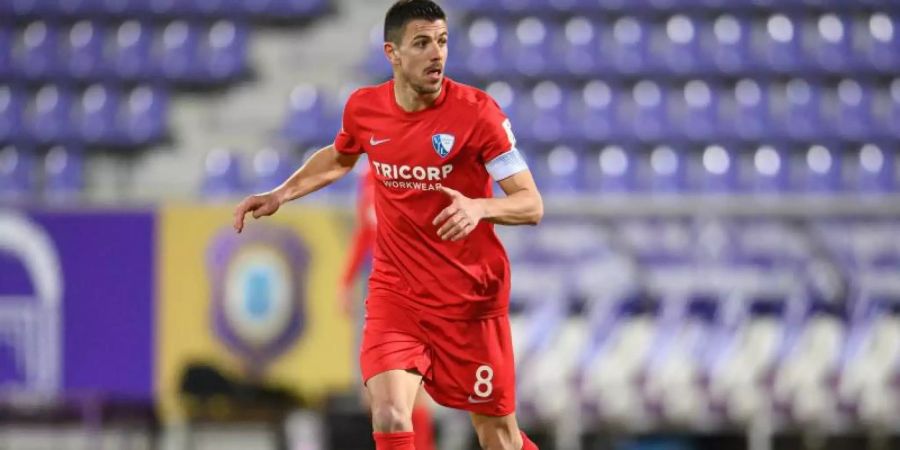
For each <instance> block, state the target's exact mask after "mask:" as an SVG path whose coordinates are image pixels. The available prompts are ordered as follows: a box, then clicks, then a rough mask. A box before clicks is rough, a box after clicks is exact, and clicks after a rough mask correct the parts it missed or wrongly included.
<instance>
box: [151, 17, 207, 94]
mask: <svg viewBox="0 0 900 450" xmlns="http://www.w3.org/2000/svg"><path fill="white" fill-rule="evenodd" d="M161 33H162V49H161V53H160V54H159V58H160V59H159V65H160V69H161V71H162V75H163V76H164V77H165V78H166V79H167V80H172V81H196V80H198V79H202V78H203V75H204V71H205V70H204V67H203V60H202V58H201V55H200V52H199V42H200V30H199V28H198V26H197V25H194V24H191V23H188V22H185V21H183V20H174V21H172V22H169V23H168V24H166V25H165V27H164V28H163V29H162V31H161Z"/></svg>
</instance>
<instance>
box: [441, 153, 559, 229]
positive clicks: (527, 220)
mask: <svg viewBox="0 0 900 450" xmlns="http://www.w3.org/2000/svg"><path fill="white" fill-rule="evenodd" d="M498 183H499V184H500V188H501V189H503V192H505V193H506V197H501V198H469V197H466V196H465V195H463V194H461V193H460V192H458V191H455V190H453V189H450V188H447V187H441V191H443V192H444V193H445V194H447V195H448V196H449V197H450V200H451V203H450V205H449V206H447V207H446V208H444V209H443V210H442V211H441V212H440V213H439V214H438V215H437V217H435V218H434V221H433V222H432V224H433V225H440V227H439V228H438V236H440V237H441V239H443V240H445V241H446V240H450V241H456V240H459V239H462V238H464V237H466V236H468V235H469V233H471V232H472V230H474V229H475V227H476V226H477V225H478V222H479V221H481V220H488V221H490V222H493V223H499V224H503V225H537V224H538V222H540V221H541V217H543V216H544V202H543V200H542V199H541V194H540V192H538V190H537V186H536V185H535V184H534V178H533V177H532V176H531V172H530V171H528V170H522V171H519V172H516V173H514V174H513V175H510V176H508V177H506V178H504V179H502V180H500V181H499V182H498Z"/></svg>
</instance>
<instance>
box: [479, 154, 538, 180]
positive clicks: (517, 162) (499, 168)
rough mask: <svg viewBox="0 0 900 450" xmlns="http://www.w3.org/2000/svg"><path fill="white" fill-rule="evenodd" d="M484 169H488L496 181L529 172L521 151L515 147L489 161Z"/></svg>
mask: <svg viewBox="0 0 900 450" xmlns="http://www.w3.org/2000/svg"><path fill="white" fill-rule="evenodd" d="M484 167H485V168H487V171H488V173H489V174H491V178H493V179H494V180H496V181H500V180H502V179H504V178H509V177H511V176H513V175H515V174H517V173H519V172H522V171H524V170H528V164H526V163H525V158H523V157H522V154H521V153H519V149H517V148H515V147H513V148H511V149H510V150H509V151H508V152H506V153H504V154H502V155H500V156H498V157H496V158H494V159H492V160H490V161H488V163H487V164H485V165H484Z"/></svg>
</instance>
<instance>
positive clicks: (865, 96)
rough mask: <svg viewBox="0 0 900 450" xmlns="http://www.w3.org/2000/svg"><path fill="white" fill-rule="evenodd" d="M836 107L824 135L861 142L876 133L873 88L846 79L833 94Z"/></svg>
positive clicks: (839, 83)
mask: <svg viewBox="0 0 900 450" xmlns="http://www.w3.org/2000/svg"><path fill="white" fill-rule="evenodd" d="M830 94H831V95H832V97H833V102H834V104H835V107H834V108H833V112H832V113H831V117H830V121H829V123H828V126H827V128H826V129H825V130H823V134H825V133H827V134H836V135H837V136H836V137H838V138H840V139H843V140H847V141H861V140H865V139H868V138H870V137H871V136H872V133H873V131H874V127H873V126H872V125H873V122H875V117H874V114H873V111H874V103H873V97H874V94H873V92H872V89H871V86H869V85H864V84H860V83H859V82H858V81H856V80H853V79H850V78H845V79H843V80H840V81H839V82H838V84H837V86H835V89H834V90H833V92H830Z"/></svg>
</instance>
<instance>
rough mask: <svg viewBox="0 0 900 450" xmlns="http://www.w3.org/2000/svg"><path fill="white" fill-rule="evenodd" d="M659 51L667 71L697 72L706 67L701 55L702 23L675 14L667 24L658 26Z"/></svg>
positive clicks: (680, 72) (659, 56)
mask: <svg viewBox="0 0 900 450" xmlns="http://www.w3.org/2000/svg"><path fill="white" fill-rule="evenodd" d="M656 34H658V35H659V36H657V38H656V39H655V42H659V43H661V44H658V51H659V53H658V54H657V55H656V56H655V57H656V58H658V59H659V60H661V61H664V64H665V69H666V71H668V72H670V73H672V74H675V75H678V74H696V73H700V72H701V71H702V70H703V69H705V67H704V65H703V60H702V58H701V55H700V24H699V23H698V22H697V20H696V19H694V18H693V17H689V16H686V15H683V14H678V15H674V16H672V17H669V18H668V19H667V20H666V21H665V26H658V27H657V28H656Z"/></svg>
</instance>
